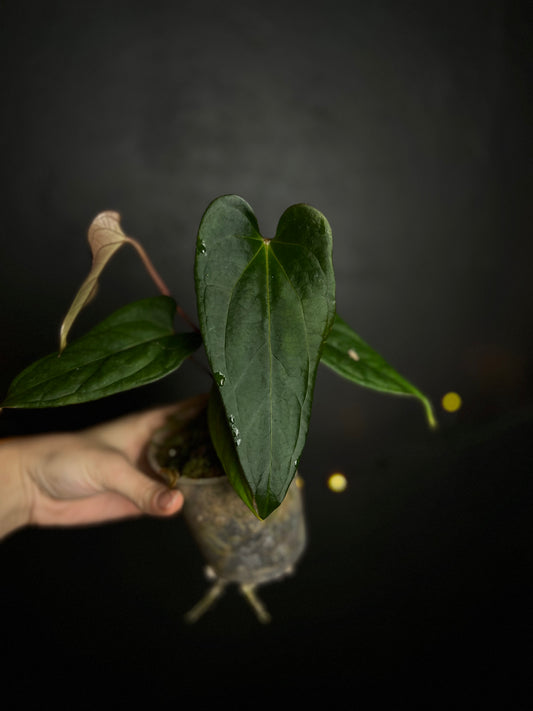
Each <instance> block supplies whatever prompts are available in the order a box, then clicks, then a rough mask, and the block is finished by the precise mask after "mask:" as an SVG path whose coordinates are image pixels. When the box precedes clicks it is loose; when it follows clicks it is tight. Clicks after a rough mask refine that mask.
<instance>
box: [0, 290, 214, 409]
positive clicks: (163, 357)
mask: <svg viewBox="0 0 533 711" xmlns="http://www.w3.org/2000/svg"><path fill="white" fill-rule="evenodd" d="M175 313H176V304H175V302H174V301H173V299H171V298H170V297H168V296H157V297H155V298H151V299H143V300H142V301H137V302H134V303H132V304H129V305H128V306H124V307H123V308H121V309H119V310H118V311H115V313H113V314H111V316H109V317H108V318H106V319H105V320H104V321H102V322H101V323H100V324H98V325H97V326H95V327H94V328H93V329H92V330H91V331H89V332H88V333H87V334H86V335H84V336H82V337H81V338H78V339H77V340H75V341H73V342H72V343H71V344H70V345H68V346H67V347H66V348H65V350H64V351H63V352H62V354H61V355H60V356H59V355H58V354H57V353H54V354H52V355H49V356H46V357H45V358H43V359H41V360H39V361H37V362H35V363H33V364H32V365H30V366H29V367H28V368H26V370H24V371H23V372H22V373H21V374H20V375H18V376H17V377H16V378H15V380H14V381H13V383H12V384H11V387H10V389H9V392H8V394H7V396H6V399H5V401H4V402H3V403H2V406H3V407H28V408H29V407H31V408H38V407H55V406H59V405H71V404H76V403H81V402H88V401H90V400H97V399H99V398H102V397H106V396H108V395H113V394H115V393H118V392H122V391H124V390H130V389H131V388H134V387H138V386H140V385H145V384H147V383H151V382H153V381H155V380H159V379H160V378H162V377H163V376H165V375H167V374H168V373H171V372H172V371H173V370H176V368H178V367H179V366H180V365H181V363H182V362H183V360H184V359H185V358H187V357H188V356H189V355H191V353H193V351H195V350H196V349H197V348H198V347H199V346H200V345H201V338H200V336H199V335H198V334H195V333H183V334H176V333H174V330H173V326H172V324H173V319H174V315H175Z"/></svg>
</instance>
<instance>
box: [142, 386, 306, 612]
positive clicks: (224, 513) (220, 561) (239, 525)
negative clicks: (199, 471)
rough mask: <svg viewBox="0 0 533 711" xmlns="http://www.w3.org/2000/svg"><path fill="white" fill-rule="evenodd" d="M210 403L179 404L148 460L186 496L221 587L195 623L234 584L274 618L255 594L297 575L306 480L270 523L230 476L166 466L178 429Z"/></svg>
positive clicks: (189, 516) (297, 483)
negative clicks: (198, 475)
mask: <svg viewBox="0 0 533 711" xmlns="http://www.w3.org/2000/svg"><path fill="white" fill-rule="evenodd" d="M205 404H206V397H204V396H202V397H199V398H193V399H191V400H187V401H184V402H183V403H180V404H178V406H177V408H176V413H175V414H174V415H173V416H172V417H171V418H170V419H169V422H168V424H167V425H166V426H165V427H163V428H162V429H161V430H160V431H158V432H157V433H156V434H155V435H154V438H153V440H152V442H151V445H150V448H149V452H148V456H149V460H150V463H151V465H152V467H153V468H154V470H155V471H156V473H157V474H158V475H159V476H160V477H162V478H164V479H165V481H167V483H169V484H170V485H171V486H175V487H176V488H178V489H179V490H180V491H181V492H182V493H183V496H184V506H183V516H184V518H185V521H186V523H187V526H188V528H189V530H190V531H191V533H192V535H193V537H194V539H195V540H196V542H197V544H198V547H199V549H200V551H201V553H202V555H203V558H204V560H205V562H206V563H207V566H208V568H207V573H208V576H209V577H211V578H214V579H215V583H214V585H213V587H212V588H211V590H210V591H209V592H208V593H207V595H206V596H205V598H204V599H203V600H201V601H200V603H198V605H197V606H195V607H194V608H193V610H191V612H190V613H189V615H188V617H187V618H188V619H189V620H190V621H195V620H196V619H198V617H200V616H201V615H202V614H203V613H204V612H205V611H206V610H207V609H208V608H209V607H210V605H211V604H212V602H213V601H214V600H216V598H217V597H218V596H219V595H220V593H221V592H222V591H223V590H224V588H225V587H226V586H227V585H228V584H229V583H235V584H237V585H238V586H239V588H240V590H241V592H242V593H243V594H244V595H245V597H246V598H247V599H248V601H249V602H250V603H251V605H252V606H253V608H254V610H255V611H256V613H257V615H258V617H259V619H260V620H261V621H262V622H266V621H268V619H269V616H268V613H267V612H266V610H265V609H264V607H263V605H262V604H261V602H260V601H259V599H258V597H257V595H256V593H255V589H256V587H258V586H259V585H262V584H264V583H268V582H271V581H274V580H278V579H280V578H283V577H285V576H286V575H289V574H291V573H292V572H293V570H294V566H295V564H296V562H297V561H298V559H299V558H300V557H301V555H302V553H303V551H304V549H305V544H306V529H305V517H304V509H303V501H302V492H301V480H300V479H299V478H298V477H297V478H296V479H295V480H294V481H293V483H292V484H291V486H290V487H289V490H288V492H287V496H286V497H285V499H284V501H283V502H282V504H281V505H280V506H279V507H278V508H277V509H276V510H275V511H274V512H273V513H272V514H270V516H269V517H268V518H267V519H265V520H264V521H261V520H259V519H258V518H256V517H255V516H254V515H253V513H252V512H251V511H250V510H249V509H248V507H247V506H246V504H244V503H243V502H242V501H241V499H240V498H239V497H238V496H237V494H236V493H235V491H234V490H233V487H232V486H231V484H230V483H229V480H228V479H227V477H226V476H214V477H208V478H194V479H193V478H188V477H186V476H181V475H180V472H179V471H176V470H175V469H172V468H169V467H168V466H165V465H164V464H162V458H163V459H164V456H165V452H164V451H162V450H163V449H164V448H165V447H167V448H168V446H169V445H168V443H169V441H171V439H172V428H173V427H174V428H177V429H179V428H180V427H181V426H183V423H184V422H186V421H187V420H192V419H193V418H195V417H196V416H197V415H199V414H200V413H201V412H202V410H203V409H204V408H205Z"/></svg>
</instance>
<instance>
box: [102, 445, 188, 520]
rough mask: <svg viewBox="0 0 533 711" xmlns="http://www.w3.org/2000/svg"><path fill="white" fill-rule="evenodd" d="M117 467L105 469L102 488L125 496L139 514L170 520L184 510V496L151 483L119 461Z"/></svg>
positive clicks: (176, 491) (148, 479)
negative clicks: (166, 517)
mask: <svg viewBox="0 0 533 711" xmlns="http://www.w3.org/2000/svg"><path fill="white" fill-rule="evenodd" d="M115 464H116V466H110V463H108V466H106V468H105V481H104V482H103V484H104V488H106V489H108V490H109V491H114V492H115V493H117V494H121V495H122V496H125V497H126V498H127V499H129V500H130V501H132V502H133V504H135V506H136V507H137V508H138V509H139V511H141V512H143V513H146V514H149V515H151V516H171V515H172V514H175V513H176V512H177V511H179V510H180V509H181V507H182V506H183V494H182V493H181V492H180V491H178V490H177V489H169V488H168V487H167V486H166V485H165V484H162V483H161V482H157V481H154V480H153V479H150V477H148V476H147V475H146V474H143V473H142V472H141V471H140V470H139V469H136V468H135V467H134V466H133V465H131V464H130V463H129V462H127V461H126V460H125V459H124V458H122V457H117V459H116V460H115Z"/></svg>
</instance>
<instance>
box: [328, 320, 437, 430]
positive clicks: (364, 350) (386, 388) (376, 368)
mask: <svg viewBox="0 0 533 711" xmlns="http://www.w3.org/2000/svg"><path fill="white" fill-rule="evenodd" d="M322 363H324V364H325V365H327V366H328V367H329V368H331V369H332V370H334V371H335V372H336V373H338V374H339V375H342V376H343V377H344V378H347V379H348V380H351V381H352V382H353V383H356V384H357V385H362V386H363V387H365V388H370V389H371V390H378V391H380V392H385V393H392V394H396V395H410V396H412V397H416V398H418V400H420V402H421V403H422V405H423V406H424V409H425V412H426V417H427V420H428V423H429V425H430V426H431V427H435V426H436V420H435V416H434V414H433V409H432V407H431V403H430V401H429V400H428V398H427V397H426V396H425V395H424V394H423V393H421V392H420V390H418V389H417V388H416V387H415V386H414V385H412V384H411V383H410V382H409V381H407V380H406V379H405V378H404V377H403V376H401V375H400V374H399V373H398V372H397V371H396V370H394V368H392V367H391V366H390V365H389V364H388V363H387V362H386V361H385V359H384V358H382V357H381V356H380V355H379V353H376V351H375V350H374V349H373V348H371V347H370V346H369V345H368V344H367V343H366V342H365V341H363V339H362V338H361V337H360V336H358V335H357V334H356V333H355V331H353V329H352V328H350V326H348V324H347V323H346V322H345V321H343V319H342V318H341V317H340V316H339V315H338V314H337V315H336V316H335V321H334V323H333V327H332V329H331V331H330V333H329V336H328V338H327V341H326V343H325V344H324V349H323V351H322Z"/></svg>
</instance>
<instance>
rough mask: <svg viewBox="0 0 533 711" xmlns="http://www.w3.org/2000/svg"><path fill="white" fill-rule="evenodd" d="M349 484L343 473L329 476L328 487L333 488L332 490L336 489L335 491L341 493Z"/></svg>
mask: <svg viewBox="0 0 533 711" xmlns="http://www.w3.org/2000/svg"><path fill="white" fill-rule="evenodd" d="M347 486H348V481H347V479H346V477H345V476H344V474H341V473H340V472H335V473H334V474H330V476H329V477H328V487H329V488H330V489H331V491H334V492H335V493H340V492H341V491H344V490H345V489H346V487H347Z"/></svg>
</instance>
